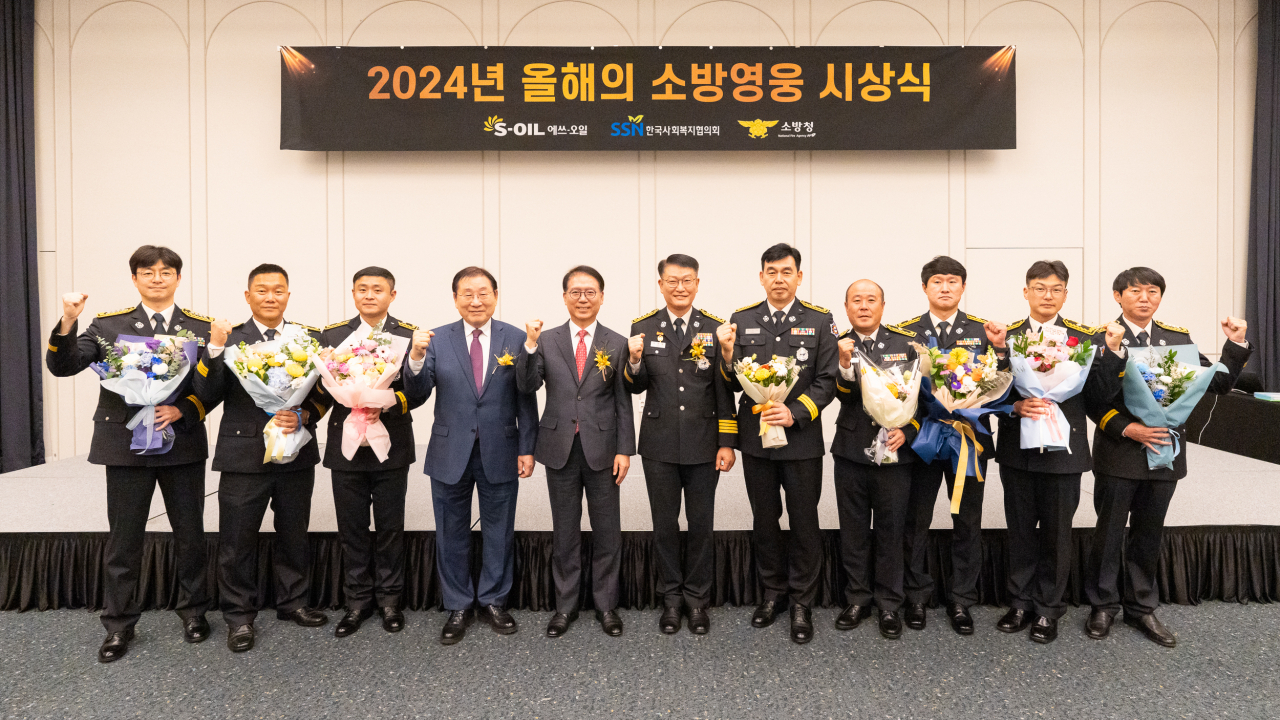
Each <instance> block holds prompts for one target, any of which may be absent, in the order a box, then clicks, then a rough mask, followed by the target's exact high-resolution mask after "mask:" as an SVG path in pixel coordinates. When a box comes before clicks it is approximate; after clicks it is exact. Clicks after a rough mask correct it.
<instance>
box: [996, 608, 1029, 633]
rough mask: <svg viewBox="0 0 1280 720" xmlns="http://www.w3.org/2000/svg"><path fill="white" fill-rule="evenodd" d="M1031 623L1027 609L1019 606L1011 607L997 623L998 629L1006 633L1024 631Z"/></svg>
mask: <svg viewBox="0 0 1280 720" xmlns="http://www.w3.org/2000/svg"><path fill="white" fill-rule="evenodd" d="M1030 624H1031V616H1030V615H1029V614H1028V613H1027V611H1026V610H1019V609H1018V608H1009V612H1007V613H1005V614H1004V617H1002V618H1000V622H998V623H996V629H997V630H999V631H1000V632H1005V633H1016V632H1022V631H1023V630H1026V629H1027V626H1028V625H1030Z"/></svg>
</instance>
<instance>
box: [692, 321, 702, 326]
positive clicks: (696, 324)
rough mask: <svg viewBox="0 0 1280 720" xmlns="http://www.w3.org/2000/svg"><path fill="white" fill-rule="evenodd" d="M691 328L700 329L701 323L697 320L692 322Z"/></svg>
mask: <svg viewBox="0 0 1280 720" xmlns="http://www.w3.org/2000/svg"><path fill="white" fill-rule="evenodd" d="M693 326H694V327H702V323H700V322H698V321H697V320H694V321H693Z"/></svg>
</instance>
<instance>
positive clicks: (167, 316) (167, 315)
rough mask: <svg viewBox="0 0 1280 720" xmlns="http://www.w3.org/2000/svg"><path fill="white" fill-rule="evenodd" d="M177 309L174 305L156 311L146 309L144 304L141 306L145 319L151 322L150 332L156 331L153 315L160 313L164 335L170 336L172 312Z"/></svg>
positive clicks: (149, 308) (150, 308)
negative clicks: (162, 319) (145, 315)
mask: <svg viewBox="0 0 1280 720" xmlns="http://www.w3.org/2000/svg"><path fill="white" fill-rule="evenodd" d="M177 309H178V308H177V306H176V305H170V306H169V307H167V308H165V309H163V310H157V309H155V308H152V307H148V306H147V304H146V303H143V304H142V311H143V312H145V313H146V314H147V317H148V318H149V319H150V320H151V329H152V330H155V329H156V321H155V314H156V313H160V314H161V315H163V316H164V328H165V334H166V335H170V334H172V332H171V331H172V330H173V311H174V310H177Z"/></svg>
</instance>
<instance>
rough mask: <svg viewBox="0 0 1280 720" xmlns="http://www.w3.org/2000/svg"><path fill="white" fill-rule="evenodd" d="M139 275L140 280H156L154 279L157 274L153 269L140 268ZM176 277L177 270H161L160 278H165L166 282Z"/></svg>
mask: <svg viewBox="0 0 1280 720" xmlns="http://www.w3.org/2000/svg"><path fill="white" fill-rule="evenodd" d="M137 275H138V279H139V280H154V279H156V274H155V273H154V272H153V271H151V270H139V271H138V273H137ZM176 277H178V273H176V272H174V271H172V270H161V271H160V279H161V280H164V281H166V282H167V281H169V280H172V279H174V278H176Z"/></svg>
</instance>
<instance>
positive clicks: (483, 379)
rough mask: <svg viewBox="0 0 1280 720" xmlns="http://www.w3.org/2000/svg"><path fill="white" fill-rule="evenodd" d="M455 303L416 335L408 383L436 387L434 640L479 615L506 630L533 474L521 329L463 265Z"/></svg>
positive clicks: (450, 638)
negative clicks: (522, 501) (439, 607)
mask: <svg viewBox="0 0 1280 720" xmlns="http://www.w3.org/2000/svg"><path fill="white" fill-rule="evenodd" d="M453 301H454V304H455V305H456V306H457V308H458V314H460V315H461V316H462V319H461V320H459V321H457V322H455V323H452V324H450V325H444V326H441V327H438V328H436V329H435V330H431V331H425V332H424V331H418V332H417V333H415V334H414V344H413V349H412V350H411V351H410V353H409V369H408V372H407V373H406V377H405V386H406V389H407V390H409V391H410V393H411V394H413V395H418V396H422V397H424V398H425V397H429V396H430V395H431V392H432V390H436V391H437V392H436V410H435V424H434V425H432V427H431V442H430V444H429V445H428V446H427V464H426V468H425V472H426V474H427V475H429V476H430V477H431V501H432V504H433V505H434V506H435V512H436V568H437V570H438V571H439V574H440V587H441V591H442V593H443V595H444V607H445V609H446V610H448V611H449V619H448V620H447V621H446V622H445V624H444V628H443V629H442V630H441V631H440V642H441V643H442V644H444V645H452V644H454V643H456V642H458V641H459V640H461V639H462V638H463V636H464V635H466V632H467V626H469V625H470V624H471V623H472V621H473V620H474V619H475V609H474V608H475V606H476V605H477V604H478V605H479V606H480V617H481V619H482V620H484V621H485V622H487V623H489V626H490V627H492V628H493V631H494V632H496V633H498V634H500V635H510V634H511V633H514V632H515V631H516V629H517V628H516V621H515V619H514V618H512V617H511V615H510V614H509V613H508V612H507V609H506V603H507V594H508V593H509V592H510V591H511V579H512V575H513V571H514V566H515V562H514V547H515V521H516V495H517V493H518V492H519V489H520V483H518V482H516V479H517V478H518V477H519V478H527V477H529V475H531V474H532V473H533V449H534V442H535V441H536V440H537V433H538V399H537V397H536V396H534V395H533V394H532V393H522V392H520V391H519V389H518V388H517V386H516V377H515V370H516V368H515V356H516V354H517V353H518V352H520V347H521V346H522V345H524V341H525V334H524V333H523V332H521V331H520V330H519V329H517V328H515V327H513V326H511V325H508V324H506V323H504V322H501V321H498V320H494V319H493V311H494V309H495V308H496V307H497V304H498V281H497V280H496V279H494V277H493V275H491V274H490V273H489V271H488V270H485V269H484V268H480V267H467V268H463V269H462V270H459V271H458V274H457V275H454V276H453ZM473 490H475V491H478V492H479V493H480V532H481V536H482V537H483V540H484V551H483V552H484V558H483V568H482V569H481V571H480V585H479V587H478V588H477V587H476V586H474V585H473V584H472V582H471V562H470V551H471V495H472V492H473Z"/></svg>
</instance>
